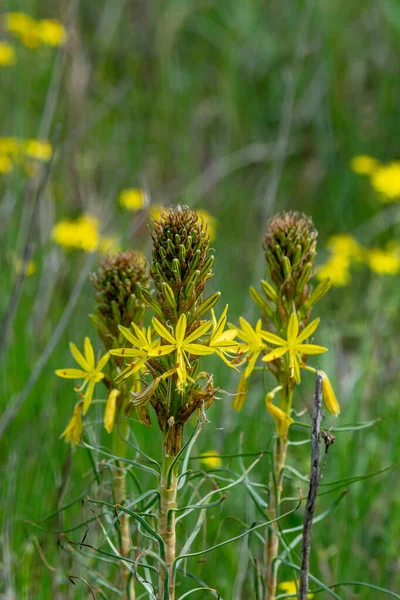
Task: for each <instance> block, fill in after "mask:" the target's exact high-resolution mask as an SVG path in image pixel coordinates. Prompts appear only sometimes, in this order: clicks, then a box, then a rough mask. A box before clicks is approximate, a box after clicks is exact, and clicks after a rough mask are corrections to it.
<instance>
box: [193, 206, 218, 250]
mask: <svg viewBox="0 0 400 600" xmlns="http://www.w3.org/2000/svg"><path fill="white" fill-rule="evenodd" d="M196 212H197V214H198V215H199V217H201V218H202V219H203V221H204V223H205V224H206V225H207V230H208V233H209V235H210V242H213V241H214V240H215V236H216V233H217V219H216V218H215V217H213V216H212V215H210V213H208V212H207V211H205V210H203V209H201V208H199V209H198V210H196Z"/></svg>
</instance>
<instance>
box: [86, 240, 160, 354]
mask: <svg viewBox="0 0 400 600" xmlns="http://www.w3.org/2000/svg"><path fill="white" fill-rule="evenodd" d="M92 281H93V284H94V287H95V288H96V290H97V294H96V301H97V304H98V306H97V309H96V312H95V313H94V314H93V315H91V320H92V322H93V323H94V325H95V327H96V328H97V330H98V332H99V334H100V337H101V338H102V341H103V343H104V345H105V347H106V349H110V348H112V347H113V346H114V345H115V343H116V341H117V340H118V338H119V337H120V331H119V328H118V326H119V325H122V326H124V327H129V326H130V324H131V322H132V321H133V322H134V323H137V324H140V323H141V321H142V320H143V315H144V303H143V301H142V300H141V299H140V297H139V296H138V287H139V286H140V287H141V288H143V287H144V288H147V287H148V285H149V274H148V268H147V264H146V260H145V258H144V257H143V256H142V254H140V252H135V251H134V250H128V251H126V252H118V253H117V254H115V255H114V256H106V257H105V258H103V259H102V260H100V266H99V269H98V271H97V273H93V274H92Z"/></svg>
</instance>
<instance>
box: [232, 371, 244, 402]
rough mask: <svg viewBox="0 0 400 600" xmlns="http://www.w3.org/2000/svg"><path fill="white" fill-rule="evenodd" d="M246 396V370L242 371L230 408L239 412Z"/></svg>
mask: <svg viewBox="0 0 400 600" xmlns="http://www.w3.org/2000/svg"><path fill="white" fill-rule="evenodd" d="M246 398H247V378H246V371H242V373H241V375H240V379H239V383H238V387H237V390H236V394H235V398H234V400H233V402H232V408H233V409H234V410H237V411H238V412H240V411H241V410H242V408H243V406H244V403H245V402H246Z"/></svg>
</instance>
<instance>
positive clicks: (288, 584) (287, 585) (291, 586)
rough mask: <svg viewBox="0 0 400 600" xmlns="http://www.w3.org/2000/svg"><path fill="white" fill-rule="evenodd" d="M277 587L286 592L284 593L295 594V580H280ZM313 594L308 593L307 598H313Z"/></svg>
mask: <svg viewBox="0 0 400 600" xmlns="http://www.w3.org/2000/svg"><path fill="white" fill-rule="evenodd" d="M279 589H280V590H282V592H286V594H296V595H297V588H296V582H295V581H282V583H280V584H279ZM313 597H314V594H308V595H307V598H313Z"/></svg>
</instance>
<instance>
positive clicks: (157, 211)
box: [149, 204, 163, 221]
mask: <svg viewBox="0 0 400 600" xmlns="http://www.w3.org/2000/svg"><path fill="white" fill-rule="evenodd" d="M162 209H163V207H162V206H161V205H160V204H152V205H151V206H150V210H149V214H150V216H151V218H152V219H154V220H155V221H158V220H159V219H160V217H161V211H162Z"/></svg>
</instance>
